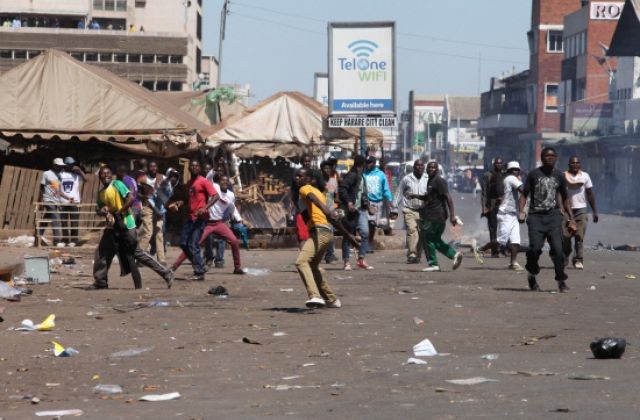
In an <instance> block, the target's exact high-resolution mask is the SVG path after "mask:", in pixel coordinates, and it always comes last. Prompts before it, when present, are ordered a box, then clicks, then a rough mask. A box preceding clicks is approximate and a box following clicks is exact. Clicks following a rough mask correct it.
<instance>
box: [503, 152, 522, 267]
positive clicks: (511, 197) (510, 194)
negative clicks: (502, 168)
mask: <svg viewBox="0 0 640 420" xmlns="http://www.w3.org/2000/svg"><path fill="white" fill-rule="evenodd" d="M523 193H524V187H523V184H522V181H521V180H520V164H519V163H518V162H516V161H512V162H509V163H507V176H506V178H505V179H504V181H503V196H502V199H501V200H500V206H499V207H498V215H497V218H498V243H499V244H500V246H502V247H505V248H506V247H507V244H509V251H510V252H511V263H510V264H509V269H511V270H513V271H518V272H520V271H523V270H524V269H523V268H522V266H520V264H518V261H516V258H517V257H518V251H519V250H520V224H519V223H518V201H519V195H520V194H523Z"/></svg>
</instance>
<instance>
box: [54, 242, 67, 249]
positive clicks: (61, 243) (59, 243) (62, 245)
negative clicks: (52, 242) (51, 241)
mask: <svg viewBox="0 0 640 420" xmlns="http://www.w3.org/2000/svg"><path fill="white" fill-rule="evenodd" d="M65 245H66V244H65V243H64V242H58V243H57V244H56V248H64V246H65Z"/></svg>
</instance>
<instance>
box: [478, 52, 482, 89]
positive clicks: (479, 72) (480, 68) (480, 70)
mask: <svg viewBox="0 0 640 420" xmlns="http://www.w3.org/2000/svg"><path fill="white" fill-rule="evenodd" d="M481 79H482V52H479V53H478V95H480V86H481V84H482V80H481Z"/></svg>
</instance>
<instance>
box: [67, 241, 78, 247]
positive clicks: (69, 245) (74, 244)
mask: <svg viewBox="0 0 640 420" xmlns="http://www.w3.org/2000/svg"><path fill="white" fill-rule="evenodd" d="M67 246H68V247H69V248H75V246H76V243H75V242H69V243H68V244H67Z"/></svg>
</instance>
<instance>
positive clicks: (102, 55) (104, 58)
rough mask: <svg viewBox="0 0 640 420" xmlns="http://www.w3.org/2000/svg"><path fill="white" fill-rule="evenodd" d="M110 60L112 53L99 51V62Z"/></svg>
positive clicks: (108, 61)
mask: <svg viewBox="0 0 640 420" xmlns="http://www.w3.org/2000/svg"><path fill="white" fill-rule="evenodd" d="M112 61H113V54H110V53H100V62H101V63H111V62H112Z"/></svg>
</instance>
